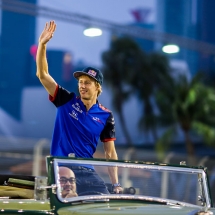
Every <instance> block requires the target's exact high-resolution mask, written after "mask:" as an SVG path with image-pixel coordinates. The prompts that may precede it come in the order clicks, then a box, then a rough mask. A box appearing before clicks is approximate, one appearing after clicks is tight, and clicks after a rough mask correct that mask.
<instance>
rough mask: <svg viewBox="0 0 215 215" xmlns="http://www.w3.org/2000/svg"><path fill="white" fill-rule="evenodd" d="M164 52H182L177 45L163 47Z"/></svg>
mask: <svg viewBox="0 0 215 215" xmlns="http://www.w3.org/2000/svg"><path fill="white" fill-rule="evenodd" d="M162 51H163V52H165V53H168V54H173V53H178V52H179V51H180V49H179V47H178V46H177V45H166V46H163V48H162Z"/></svg>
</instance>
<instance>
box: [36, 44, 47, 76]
mask: <svg viewBox="0 0 215 215" xmlns="http://www.w3.org/2000/svg"><path fill="white" fill-rule="evenodd" d="M36 64H37V74H36V75H37V77H38V78H39V79H40V80H41V79H42V78H44V77H45V76H46V75H47V74H48V63H47V58H46V44H42V43H39V45H38V49H37V56H36Z"/></svg>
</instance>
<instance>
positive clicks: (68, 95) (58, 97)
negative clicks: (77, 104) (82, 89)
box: [49, 85, 75, 107]
mask: <svg viewBox="0 0 215 215" xmlns="http://www.w3.org/2000/svg"><path fill="white" fill-rule="evenodd" d="M73 96H75V94H74V93H73V92H69V91H67V90H66V89H64V88H63V87H61V86H60V85H57V87H56V90H55V94H54V97H52V96H51V95H49V100H50V101H51V102H52V103H53V104H54V105H55V106H56V107H60V106H62V105H64V104H66V103H67V102H68V101H70V100H71V99H72V98H73Z"/></svg>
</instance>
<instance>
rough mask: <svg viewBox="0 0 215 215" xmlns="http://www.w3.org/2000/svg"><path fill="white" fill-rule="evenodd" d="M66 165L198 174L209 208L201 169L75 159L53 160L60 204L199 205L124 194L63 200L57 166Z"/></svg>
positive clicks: (208, 196)
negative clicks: (111, 201)
mask: <svg viewBox="0 0 215 215" xmlns="http://www.w3.org/2000/svg"><path fill="white" fill-rule="evenodd" d="M59 163H60V164H68V163H73V164H76V165H78V164H79V165H84V164H86V165H94V166H101V165H105V166H107V167H110V166H115V167H130V168H132V167H133V168H140V169H145V170H147V169H150V170H165V171H167V172H168V171H170V172H172V171H175V172H183V173H186V172H187V173H195V174H198V175H199V176H200V178H201V186H200V189H202V190H201V193H202V194H203V195H204V198H205V205H204V206H205V207H207V208H210V207H211V198H210V191H209V188H208V183H207V174H206V172H205V171H204V168H203V167H188V166H173V165H168V164H164V163H162V164H159V163H150V162H146V163H145V162H143V163H140V162H131V161H129V162H126V161H124V162H122V161H115V160H111V161H106V160H102V159H100V160H90V159H77V158H71V159H68V158H67V159H63V158H62V159H61V158H55V159H54V175H55V183H56V185H57V192H56V193H57V197H58V199H59V200H60V201H61V202H64V203H68V202H71V203H74V202H81V201H88V200H102V199H103V200H105V199H106V201H108V199H129V200H130V199H136V200H144V201H157V202H161V203H167V204H180V205H183V204H184V205H187V206H197V207H199V205H193V204H189V203H186V202H179V201H175V200H171V199H165V198H158V197H151V196H143V195H126V194H120V195H119V194H111V195H101V196H98V195H89V196H77V197H72V198H67V199H64V198H62V197H61V190H60V189H58V188H59V187H60V182H59V177H58V174H57V172H58V166H59V165H58V164H59Z"/></svg>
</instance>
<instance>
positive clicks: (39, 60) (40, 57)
mask: <svg viewBox="0 0 215 215" xmlns="http://www.w3.org/2000/svg"><path fill="white" fill-rule="evenodd" d="M55 29H56V24H55V22H54V21H50V23H49V24H48V23H46V25H45V28H44V30H43V32H42V33H41V35H40V38H39V44H38V49H37V56H36V65H37V74H36V75H37V77H38V78H39V80H40V82H41V83H42V85H43V86H44V87H45V89H46V90H47V92H48V93H49V94H50V95H51V96H52V97H54V93H55V90H56V87H57V83H56V82H55V80H54V79H53V78H52V77H51V76H50V74H49V72H48V63H47V58H46V44H47V43H48V41H49V40H50V39H51V38H52V37H53V34H54V32H55Z"/></svg>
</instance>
